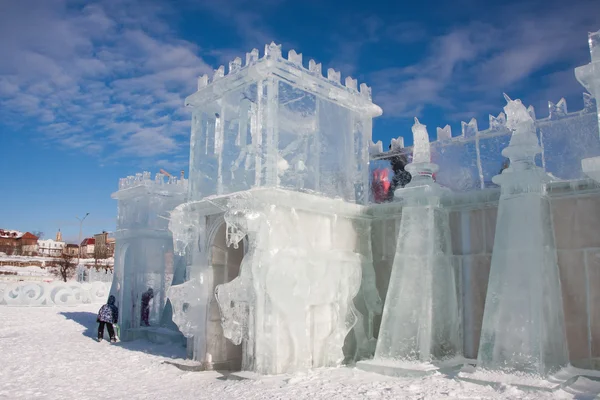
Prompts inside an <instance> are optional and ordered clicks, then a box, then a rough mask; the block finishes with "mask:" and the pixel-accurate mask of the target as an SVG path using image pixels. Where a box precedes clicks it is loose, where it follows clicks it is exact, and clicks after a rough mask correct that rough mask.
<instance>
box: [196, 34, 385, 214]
mask: <svg viewBox="0 0 600 400" xmlns="http://www.w3.org/2000/svg"><path fill="white" fill-rule="evenodd" d="M253 54H254V56H252V57H250V56H249V57H248V58H247V63H246V65H244V66H241V67H240V68H237V67H236V68H234V69H233V70H230V71H229V72H228V73H227V74H225V75H224V76H223V77H220V78H219V79H216V80H215V79H213V80H212V81H211V82H208V81H207V82H206V85H204V83H203V84H202V85H201V86H199V89H198V91H197V92H196V93H194V94H193V95H191V96H189V97H188V98H187V99H186V105H188V106H190V107H191V108H192V110H193V111H192V114H193V116H192V137H191V157H190V194H191V196H192V197H191V200H199V199H201V198H203V197H206V196H211V195H224V194H230V193H235V192H239V191H242V190H248V189H250V188H253V187H284V188H288V189H292V190H299V191H314V192H318V193H320V194H323V195H326V196H328V197H342V198H343V199H345V200H347V201H351V202H357V203H366V202H367V200H368V198H367V197H368V196H367V187H368V181H369V176H368V168H367V166H368V161H369V154H368V151H369V144H370V143H371V131H372V122H371V120H372V118H373V117H376V116H379V115H381V113H382V111H381V109H380V108H379V107H378V106H376V105H375V104H373V103H372V101H371V94H370V90H369V88H368V87H367V86H366V85H363V84H361V85H360V91H358V90H357V83H356V80H354V79H346V80H345V85H342V84H341V83H340V75H339V73H336V72H335V71H333V70H330V71H329V73H328V77H327V78H325V77H323V76H322V75H321V72H320V68H316V64H315V63H314V62H312V63H309V69H306V68H304V67H303V66H302V58H301V55H298V54H296V52H295V51H290V53H289V55H288V59H285V58H283V57H282V56H281V49H280V46H277V45H275V44H273V43H272V44H270V45H267V46H265V55H264V57H262V58H257V55H258V52H256V53H253ZM311 66H312V67H311ZM219 76H220V75H219ZM217 100H218V101H217Z"/></svg>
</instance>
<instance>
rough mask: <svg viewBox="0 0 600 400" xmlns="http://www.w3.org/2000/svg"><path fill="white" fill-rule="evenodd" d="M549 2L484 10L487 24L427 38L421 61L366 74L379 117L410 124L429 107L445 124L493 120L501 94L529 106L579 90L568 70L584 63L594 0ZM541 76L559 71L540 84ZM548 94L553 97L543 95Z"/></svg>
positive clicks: (593, 23) (593, 26)
mask: <svg viewBox="0 0 600 400" xmlns="http://www.w3.org/2000/svg"><path fill="white" fill-rule="evenodd" d="M550 3H552V2H551V1H550V2H548V3H546V4H544V6H543V7H539V8H533V7H525V6H524V5H505V6H503V7H502V10H501V12H496V11H497V10H496V11H495V10H494V9H492V8H490V9H489V10H488V12H487V13H486V15H494V18H491V19H487V20H486V21H480V22H478V21H472V22H470V23H466V24H462V25H461V26H455V27H451V28H449V29H447V30H446V32H445V33H444V34H441V35H438V36H435V37H431V38H430V40H429V41H428V43H427V44H426V46H427V47H426V49H427V52H428V56H426V57H425V58H423V59H422V60H421V61H419V62H417V63H416V64H414V65H412V66H410V67H397V68H385V69H382V70H379V71H376V72H374V73H372V74H370V79H369V81H370V82H371V83H372V84H373V94H374V98H375V101H376V102H377V103H378V104H379V105H381V106H382V108H383V110H384V115H386V116H392V117H400V118H412V117H413V116H420V114H421V112H422V111H423V110H424V109H425V108H426V107H435V108H438V109H441V110H442V111H444V112H445V113H446V116H448V117H450V118H455V117H460V118H465V119H466V118H467V117H468V118H470V117H473V116H483V115H485V113H488V112H490V113H495V114H497V113H498V112H499V111H501V106H502V104H503V100H502V92H509V93H516V94H518V95H519V96H520V97H522V98H523V100H524V101H525V102H527V103H528V104H530V103H533V104H534V105H536V106H539V105H540V104H545V102H546V101H547V100H554V101H556V100H557V99H558V98H560V96H570V95H573V94H574V93H581V92H583V91H584V89H583V87H581V86H580V85H579V84H578V83H577V81H576V80H575V79H574V75H573V72H572V71H573V68H574V67H576V66H578V65H581V64H582V63H586V62H589V53H588V52H587V50H586V48H587V42H586V39H587V36H586V35H587V31H588V30H595V29H598V27H599V26H598V21H597V18H596V16H597V14H598V11H600V6H599V5H598V3H597V2H596V1H595V0H594V1H592V0H581V1H579V2H577V3H573V4H570V3H565V2H554V3H552V4H550ZM546 70H552V71H556V70H559V71H562V73H561V74H560V75H556V76H554V77H553V78H545V77H543V74H544V73H545V71H546ZM536 76H537V78H535V79H534V77H536ZM540 76H541V78H540ZM559 91H562V93H563V94H562V95H561V94H559V93H558V92H559ZM550 94H553V98H551V99H547V98H545V97H543V96H548V95H550ZM542 115H543V113H542Z"/></svg>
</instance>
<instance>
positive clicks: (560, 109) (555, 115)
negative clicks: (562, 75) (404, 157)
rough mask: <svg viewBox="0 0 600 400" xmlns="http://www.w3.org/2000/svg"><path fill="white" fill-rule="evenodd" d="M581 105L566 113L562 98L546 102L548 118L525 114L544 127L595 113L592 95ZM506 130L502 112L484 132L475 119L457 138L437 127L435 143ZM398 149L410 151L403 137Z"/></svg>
mask: <svg viewBox="0 0 600 400" xmlns="http://www.w3.org/2000/svg"><path fill="white" fill-rule="evenodd" d="M583 104H584V107H583V108H582V109H581V110H579V111H574V112H570V113H569V112H568V111H567V101H566V100H565V99H564V98H561V99H560V100H559V101H558V102H557V103H554V102H552V101H548V110H549V112H548V117H546V118H540V119H536V116H535V110H534V108H533V106H529V107H528V108H527V112H528V113H529V115H530V116H531V118H532V119H533V120H534V121H535V122H536V124H537V125H544V124H547V123H548V122H550V121H553V120H556V119H561V118H568V117H576V116H579V115H582V114H590V113H596V99H595V98H594V96H593V95H590V94H589V93H583ZM505 129H506V115H505V114H504V112H501V113H500V114H498V116H497V117H494V116H493V115H490V116H489V124H488V128H487V129H485V130H479V129H478V127H477V120H476V119H475V118H472V119H471V120H470V121H469V122H464V121H462V122H461V134H460V135H458V136H452V128H451V127H450V126H449V125H446V126H445V127H443V128H440V127H438V128H437V129H436V131H437V137H436V139H435V141H440V142H441V141H447V140H454V141H464V140H470V139H471V138H473V139H474V138H475V136H481V137H484V136H486V135H487V134H492V133H495V132H498V131H502V130H505ZM435 141H434V142H432V145H435V144H434V143H435ZM400 149H405V150H402V151H406V150H410V149H412V146H410V147H406V148H405V147H404V138H403V136H399V137H398V138H397V139H392V146H391V149H390V150H391V151H392V152H393V151H400ZM382 153H385V151H383V152H382ZM373 154H374V155H377V153H375V152H374V153H373Z"/></svg>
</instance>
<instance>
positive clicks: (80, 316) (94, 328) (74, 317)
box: [60, 311, 186, 359]
mask: <svg viewBox="0 0 600 400" xmlns="http://www.w3.org/2000/svg"><path fill="white" fill-rule="evenodd" d="M60 314H61V315H62V316H63V317H65V318H66V319H69V320H71V321H74V322H77V323H78V324H79V325H81V326H83V327H84V328H85V331H84V332H83V335H84V336H85V337H88V338H89V339H90V345H92V344H93V343H94V342H96V340H97V338H98V323H97V322H96V317H97V315H96V314H94V313H91V312H83V311H75V312H61V313H60ZM104 340H106V341H108V332H107V331H106V328H105V330H104ZM96 343H97V342H96ZM97 345H98V344H97ZM113 346H118V347H122V348H124V349H127V350H131V351H139V352H142V353H147V354H152V355H155V356H161V357H166V358H173V359H184V358H185V356H186V350H185V348H184V347H183V346H178V345H176V344H156V343H152V342H149V341H147V340H144V339H138V340H133V341H130V342H117V343H114V344H113Z"/></svg>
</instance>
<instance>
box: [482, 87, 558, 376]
mask: <svg viewBox="0 0 600 400" xmlns="http://www.w3.org/2000/svg"><path fill="white" fill-rule="evenodd" d="M507 101H508V104H507V106H506V107H505V112H506V115H507V128H508V129H510V131H511V132H512V136H511V140H510V144H509V146H508V147H506V148H505V149H504V150H503V151H502V154H503V155H504V156H505V157H507V158H509V159H510V166H509V167H508V168H507V169H505V170H504V171H503V172H502V173H501V174H500V175H497V176H496V177H494V182H495V183H496V184H498V185H500V186H501V196H500V204H499V209H498V217H497V224H496V233H495V239H494V250H493V253H492V266H491V271H490V277H489V283H488V291H487V297H486V302H485V310H484V316H483V325H482V332H481V340H480V344H479V355H478V367H481V368H484V369H492V370H497V369H500V370H506V371H509V372H514V371H521V372H527V373H532V374H537V375H542V376H545V375H548V374H550V373H552V372H555V371H556V370H558V369H559V368H560V367H563V366H566V365H567V363H568V361H569V355H568V350H567V342H566V334H565V326H564V314H563V303H562V295H561V288H560V280H559V273H558V265H557V259H556V247H555V244H554V234H553V227H552V218H551V214H550V205H549V201H548V198H547V196H546V188H545V184H546V183H547V182H548V181H549V180H550V179H549V177H548V176H547V175H546V173H545V172H544V170H543V169H542V168H540V167H538V166H536V165H535V156H536V154H539V153H540V152H541V148H540V146H539V142H538V138H537V137H536V134H535V122H534V120H533V118H532V117H531V115H530V114H529V113H528V111H527V109H526V108H525V106H523V104H522V103H521V102H520V101H519V100H514V101H513V100H510V99H509V98H508V97H507Z"/></svg>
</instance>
